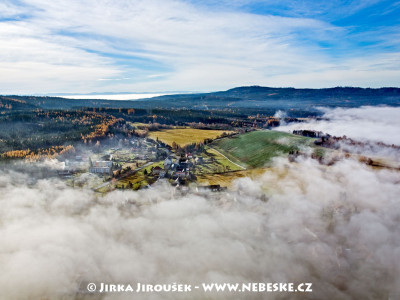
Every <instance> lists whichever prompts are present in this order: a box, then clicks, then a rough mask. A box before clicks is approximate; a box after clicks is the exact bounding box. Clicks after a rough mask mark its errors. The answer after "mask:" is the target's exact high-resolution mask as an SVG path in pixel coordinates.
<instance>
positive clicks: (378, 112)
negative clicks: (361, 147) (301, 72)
mask: <svg viewBox="0 0 400 300" xmlns="http://www.w3.org/2000/svg"><path fill="white" fill-rule="evenodd" d="M321 110H322V111H323V112H324V115H323V119H322V120H319V121H311V122H307V123H291V124H289V125H286V126H282V127H278V128H277V129H278V130H282V131H293V130H298V129H310V130H317V131H322V132H324V133H328V134H330V135H334V136H338V137H340V136H343V135H346V136H347V137H349V138H353V139H356V140H361V141H373V142H383V143H386V144H388V145H392V144H395V145H400V131H399V128H400V119H399V115H400V107H389V106H378V107H374V106H363V107H360V108H335V109H329V108H321Z"/></svg>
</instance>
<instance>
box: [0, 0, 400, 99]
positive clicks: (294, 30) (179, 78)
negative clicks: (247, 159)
mask: <svg viewBox="0 0 400 300" xmlns="http://www.w3.org/2000/svg"><path fill="white" fill-rule="evenodd" d="M399 10H400V5H399V3H396V2H393V1H375V0H371V1H350V2H343V1H338V0H337V1H331V2H329V3H319V2H317V1H310V0H307V1H283V2H280V3H279V4H277V3H274V2H272V1H260V0H242V1H229V2H228V1H213V0H207V1H196V0H187V1H182V0H176V1H174V0H168V1H160V0H150V1H139V0H137V1H130V0H123V1H118V2H109V1H105V0H85V1H77V0H73V1H68V2H64V1H49V0H21V1H10V0H5V1H2V2H1V3H0V42H1V44H2V47H1V49H0V57H1V59H0V70H1V72H0V94H37V93H40V94H49V93H76V94H88V93H92V92H97V93H104V92H114V93H116V92H121V93H122V92H133V93H135V92H151V93H160V92H162V91H198V92H205V91H220V90H227V89H229V88H232V87H235V86H246V85H261V86H282V87H287V86H293V87H296V88H303V87H309V88H320V87H334V86H360V87H382V86H397V87H398V86H399V84H398V78H400V60H399V57H400V55H399V48H400V47H399V46H400V42H399V41H400V39H399V32H400V31H399V25H398V23H399V22H398V21H399V16H400V14H399ZM233 20H234V22H233Z"/></svg>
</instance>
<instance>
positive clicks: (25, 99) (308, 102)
mask: <svg viewBox="0 0 400 300" xmlns="http://www.w3.org/2000/svg"><path fill="white" fill-rule="evenodd" d="M0 101H1V103H2V105H3V106H2V107H0V109H1V110H10V104H11V107H12V108H11V109H12V110H27V109H32V108H41V109H71V108H79V107H89V108H91V107H109V108H145V109H156V108H161V109H192V110H227V111H236V112H237V111H242V112H245V113H248V112H249V113H254V112H260V113H267V112H268V113H273V112H274V111H276V110H286V111H289V112H293V114H294V115H296V112H299V113H298V114H303V113H305V112H312V111H316V110H315V108H316V107H318V106H328V107H338V106H340V107H359V106H363V105H391V106H399V105H400V88H391V87H388V88H378V89H372V88H356V87H335V88H324V89H295V88H271V87H261V86H245V87H237V88H233V89H230V90H227V91H221V92H214V93H200V94H178V95H165V96H160V97H155V98H149V99H143V100H134V101H132V100H126V101H125V100H124V101H119V100H92V99H79V100H77V99H66V98H61V97H36V96H0ZM6 105H7V107H6ZM0 106H1V104H0Z"/></svg>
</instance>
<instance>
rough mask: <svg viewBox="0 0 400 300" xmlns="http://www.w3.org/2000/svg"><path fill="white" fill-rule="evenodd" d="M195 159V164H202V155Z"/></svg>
mask: <svg viewBox="0 0 400 300" xmlns="http://www.w3.org/2000/svg"><path fill="white" fill-rule="evenodd" d="M195 161H196V163H197V164H202V163H203V162H204V160H203V157H201V156H197V157H196V160H195Z"/></svg>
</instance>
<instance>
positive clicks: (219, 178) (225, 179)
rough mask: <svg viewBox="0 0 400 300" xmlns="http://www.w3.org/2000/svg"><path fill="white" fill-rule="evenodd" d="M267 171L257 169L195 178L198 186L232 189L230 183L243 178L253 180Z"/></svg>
mask: <svg viewBox="0 0 400 300" xmlns="http://www.w3.org/2000/svg"><path fill="white" fill-rule="evenodd" d="M267 170H268V169H266V168H257V169H250V170H242V171H236V172H227V173H222V174H204V175H199V176H197V183H198V184H199V185H210V184H219V185H221V186H223V187H232V183H233V181H234V180H236V179H239V178H243V177H250V178H252V179H255V178H257V177H259V176H261V175H262V174H264V173H265V172H266V171H267Z"/></svg>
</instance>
